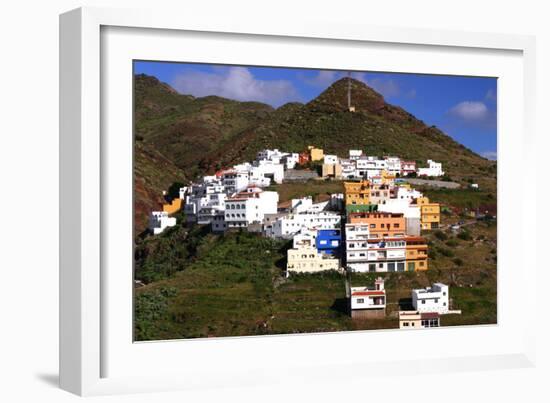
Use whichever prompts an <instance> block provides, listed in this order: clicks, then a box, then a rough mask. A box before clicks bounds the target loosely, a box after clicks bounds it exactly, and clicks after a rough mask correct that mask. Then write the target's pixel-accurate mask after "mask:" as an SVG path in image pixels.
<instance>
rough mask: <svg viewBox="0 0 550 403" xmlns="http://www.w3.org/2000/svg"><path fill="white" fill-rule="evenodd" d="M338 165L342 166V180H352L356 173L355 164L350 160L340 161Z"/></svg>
mask: <svg viewBox="0 0 550 403" xmlns="http://www.w3.org/2000/svg"><path fill="white" fill-rule="evenodd" d="M340 165H341V166H342V178H344V179H353V178H355V174H356V172H357V169H356V164H355V161H354V160H351V159H341V160H340Z"/></svg>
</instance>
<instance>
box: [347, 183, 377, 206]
mask: <svg viewBox="0 0 550 403" xmlns="http://www.w3.org/2000/svg"><path fill="white" fill-rule="evenodd" d="M370 188H371V185H370V182H369V181H368V180H362V181H360V182H344V194H345V198H346V206H348V205H354V204H358V205H366V204H370Z"/></svg>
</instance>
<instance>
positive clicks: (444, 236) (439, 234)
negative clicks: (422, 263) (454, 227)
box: [434, 229, 447, 241]
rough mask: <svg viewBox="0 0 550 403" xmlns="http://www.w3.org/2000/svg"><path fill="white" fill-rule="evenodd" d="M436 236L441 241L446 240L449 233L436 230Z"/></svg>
mask: <svg viewBox="0 0 550 403" xmlns="http://www.w3.org/2000/svg"><path fill="white" fill-rule="evenodd" d="M434 236H435V237H436V238H437V239H439V240H440V241H444V240H446V239H447V234H445V233H444V232H443V231H441V230H439V229H438V230H437V231H435V232H434Z"/></svg>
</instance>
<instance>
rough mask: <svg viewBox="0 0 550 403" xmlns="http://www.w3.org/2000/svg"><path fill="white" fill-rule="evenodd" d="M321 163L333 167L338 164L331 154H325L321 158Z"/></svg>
mask: <svg viewBox="0 0 550 403" xmlns="http://www.w3.org/2000/svg"><path fill="white" fill-rule="evenodd" d="M323 163H325V164H330V165H334V164H337V163H338V156H336V155H332V154H325V156H324V157H323Z"/></svg>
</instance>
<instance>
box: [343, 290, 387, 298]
mask: <svg viewBox="0 0 550 403" xmlns="http://www.w3.org/2000/svg"><path fill="white" fill-rule="evenodd" d="M351 295H352V296H358V297H366V296H369V295H374V296H377V295H378V296H384V295H386V293H385V292H384V291H356V292H354V293H352V294H351Z"/></svg>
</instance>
